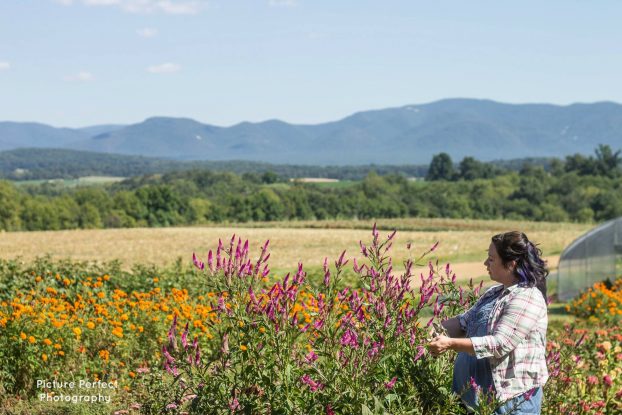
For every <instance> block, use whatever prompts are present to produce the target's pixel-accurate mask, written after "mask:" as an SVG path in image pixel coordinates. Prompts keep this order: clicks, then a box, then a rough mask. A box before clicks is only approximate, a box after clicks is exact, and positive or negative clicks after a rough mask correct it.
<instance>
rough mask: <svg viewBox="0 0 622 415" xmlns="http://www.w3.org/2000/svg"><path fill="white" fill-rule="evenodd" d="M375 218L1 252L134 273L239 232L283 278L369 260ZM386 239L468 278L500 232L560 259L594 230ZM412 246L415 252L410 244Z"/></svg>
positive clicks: (455, 226) (401, 232)
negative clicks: (332, 263) (266, 245)
mask: <svg viewBox="0 0 622 415" xmlns="http://www.w3.org/2000/svg"><path fill="white" fill-rule="evenodd" d="M372 225H373V221H317V222H302V221H300V222H275V223H266V222H264V223H247V224H232V225H216V226H204V227H184V228H182V227H180V228H135V229H101V230H69V231H48V232H39V231H37V232H8V233H3V234H2V237H1V238H0V252H1V254H0V255H1V256H2V257H3V258H5V259H12V258H16V257H21V258H22V259H23V260H26V261H28V260H32V259H34V258H36V257H40V256H42V255H45V254H50V255H51V256H52V258H56V259H60V258H72V259H74V260H90V261H104V262H107V261H111V260H116V259H118V260H120V261H121V262H122V264H123V265H124V266H125V267H127V268H129V267H131V266H133V265H134V264H154V265H157V266H167V265H170V264H172V263H174V262H176V261H179V260H181V261H182V262H183V263H189V262H190V261H191V257H192V253H193V252H196V253H197V255H199V256H200V257H205V256H206V254H207V251H208V250H209V249H215V248H216V246H217V244H218V239H219V238H221V239H222V240H223V241H227V240H228V239H229V238H231V235H232V234H234V233H235V234H236V235H239V236H241V237H242V238H243V239H249V242H250V244H251V256H253V255H257V254H258V252H259V249H260V247H261V245H262V244H263V242H264V241H265V240H267V239H270V241H271V243H270V251H271V253H272V254H271V258H270V265H271V266H272V269H273V271H276V272H278V273H280V272H288V271H291V270H293V269H294V268H295V267H296V266H297V264H298V262H299V261H300V262H302V263H303V264H304V265H305V268H306V269H309V270H313V269H319V268H320V267H321V264H322V262H323V260H324V257H328V258H329V259H335V258H337V257H338V256H339V255H340V254H341V252H342V251H343V250H344V249H345V250H346V251H347V257H350V258H351V257H353V256H356V257H357V258H361V254H360V248H359V241H360V240H362V241H363V243H368V242H369V241H370V239H371V231H370V230H371V227H372ZM378 227H379V229H380V230H381V236H382V237H385V236H386V235H387V234H388V233H389V230H390V229H398V233H397V235H396V240H395V243H394V244H393V247H394V249H393V251H392V252H393V256H394V260H395V263H396V264H401V263H402V262H403V261H404V260H405V259H407V258H408V257H412V258H417V257H418V256H419V255H420V254H421V253H423V252H425V251H426V250H428V249H429V248H430V247H431V246H432V245H433V244H434V243H436V242H437V241H440V245H439V247H438V249H437V251H436V252H434V254H436V256H431V257H430V258H429V259H432V260H436V259H438V260H439V261H440V262H441V263H445V262H451V263H452V264H454V265H455V267H456V268H460V267H462V270H461V271H460V272H459V271H458V270H457V271H456V272H457V273H458V275H459V277H461V278H467V279H468V278H469V277H479V276H481V275H482V274H484V270H483V266H482V265H481V262H482V261H483V260H484V256H485V251H486V250H487V248H488V245H489V243H490V237H491V236H492V235H493V234H495V233H498V232H502V231H506V230H510V229H521V230H523V231H525V232H526V233H527V235H528V236H529V237H530V238H531V239H532V240H534V241H536V242H537V243H539V244H540V246H541V247H542V250H543V252H544V255H545V256H547V257H551V258H552V259H553V261H552V262H553V263H554V264H553V265H555V264H556V255H559V253H560V252H561V251H562V250H563V248H564V247H565V246H567V245H568V244H569V243H570V242H572V241H573V240H574V239H575V238H576V237H578V236H579V235H581V234H583V233H584V232H585V231H587V230H588V229H589V228H590V227H591V225H587V224H567V223H546V222H516V221H481V220H480V221H476V220H456V219H395V220H389V219H387V220H379V221H378ZM407 243H412V248H411V250H410V251H407V249H406V244H407Z"/></svg>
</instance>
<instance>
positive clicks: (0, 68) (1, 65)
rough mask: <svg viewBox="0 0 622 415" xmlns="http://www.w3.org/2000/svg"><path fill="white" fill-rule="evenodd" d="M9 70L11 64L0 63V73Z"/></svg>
mask: <svg viewBox="0 0 622 415" xmlns="http://www.w3.org/2000/svg"><path fill="white" fill-rule="evenodd" d="M10 68H11V64H10V63H8V62H0V71H5V70H7V69H10Z"/></svg>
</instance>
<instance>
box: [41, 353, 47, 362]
mask: <svg viewBox="0 0 622 415" xmlns="http://www.w3.org/2000/svg"><path fill="white" fill-rule="evenodd" d="M41 359H43V361H44V362H47V360H48V355H46V354H45V353H43V354H42V355H41Z"/></svg>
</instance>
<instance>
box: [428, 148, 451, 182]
mask: <svg viewBox="0 0 622 415" xmlns="http://www.w3.org/2000/svg"><path fill="white" fill-rule="evenodd" d="M454 177H455V172H454V164H453V162H452V161H451V157H450V156H449V154H447V153H440V154H437V155H435V156H434V157H432V162H431V163H430V169H429V170H428V174H427V175H426V176H425V179H426V180H452V179H453V178H454Z"/></svg>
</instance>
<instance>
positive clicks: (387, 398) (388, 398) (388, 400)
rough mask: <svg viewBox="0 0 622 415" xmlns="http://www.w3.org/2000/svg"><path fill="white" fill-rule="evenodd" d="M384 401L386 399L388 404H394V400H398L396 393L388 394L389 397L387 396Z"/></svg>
mask: <svg viewBox="0 0 622 415" xmlns="http://www.w3.org/2000/svg"><path fill="white" fill-rule="evenodd" d="M384 399H385V400H386V401H387V402H389V403H391V402H393V401H394V400H396V399H397V395H396V394H394V393H390V394H388V395H387V396H386V398H384Z"/></svg>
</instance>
